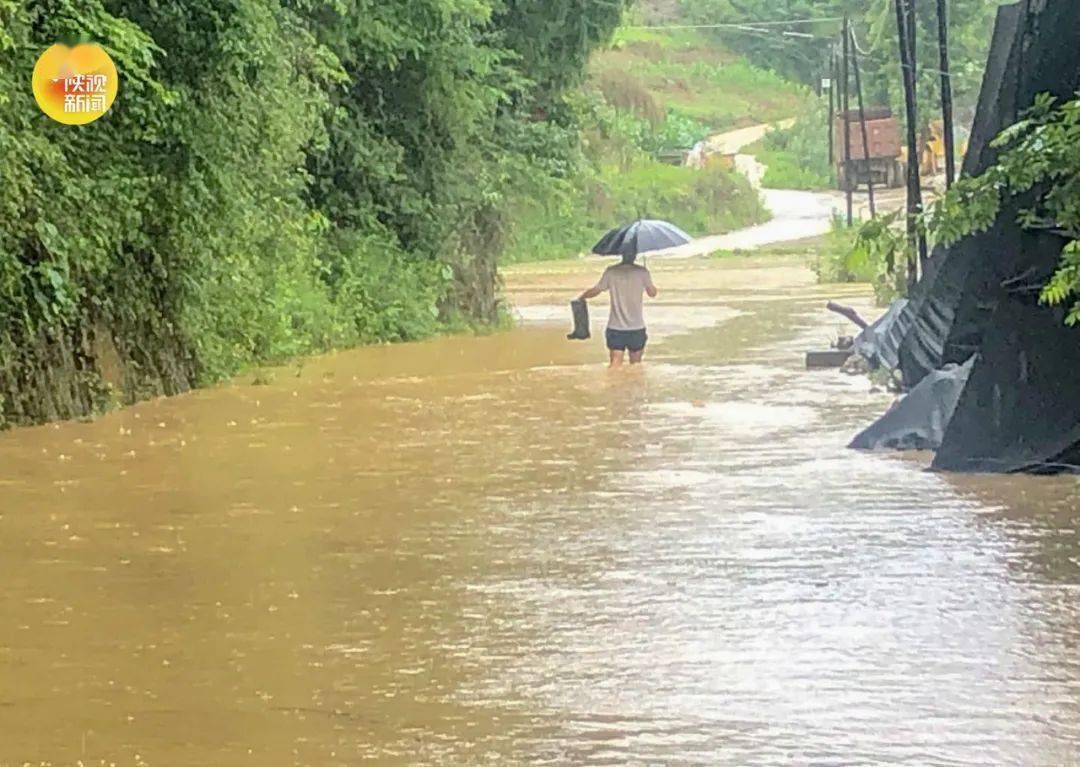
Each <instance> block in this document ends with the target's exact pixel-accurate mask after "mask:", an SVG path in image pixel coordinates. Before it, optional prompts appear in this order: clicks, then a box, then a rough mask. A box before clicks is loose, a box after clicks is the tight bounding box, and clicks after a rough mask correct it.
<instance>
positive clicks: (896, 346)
mask: <svg viewBox="0 0 1080 767" xmlns="http://www.w3.org/2000/svg"><path fill="white" fill-rule="evenodd" d="M907 307H908V300H907V299H906V298H901V299H900V300H899V301H894V302H893V304H892V306H890V307H889V310H888V311H887V312H885V314H883V315H882V316H881V317H880V318H879V319H878V321H877V322H875V323H874V324H873V325H871V326H870V327H868V328H866V330H864V331H863V332H861V333H859V335H857V336H856V337H855V344H854V347H853V348H854V350H855V353H856V354H858V355H859V356H860V357H862V358H863V359H864V360H866V362H867V363H868V364H869V365H870V369H871V370H878V369H880V368H884V369H886V370H895V369H896V367H897V365H898V364H899V358H898V356H897V355H898V353H899V351H900V344H901V343H902V342H903V340H904V337H905V336H906V335H907V333H908V331H909V330H910V329H911V319H912V317H911V313H910V312H908V311H907Z"/></svg>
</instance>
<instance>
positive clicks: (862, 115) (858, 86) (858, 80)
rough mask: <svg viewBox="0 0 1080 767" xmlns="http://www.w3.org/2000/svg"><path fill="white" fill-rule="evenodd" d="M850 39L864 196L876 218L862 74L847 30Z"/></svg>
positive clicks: (853, 41) (852, 37) (852, 33)
mask: <svg viewBox="0 0 1080 767" xmlns="http://www.w3.org/2000/svg"><path fill="white" fill-rule="evenodd" d="M848 36H849V37H850V38H851V64H852V67H853V68H854V70H855V95H856V96H857V97H858V99H859V128H860V130H861V131H862V143H863V159H864V160H866V194H867V197H868V198H869V200H870V218H871V219H875V218H877V204H876V203H875V201H874V174H873V173H871V171H870V132H869V131H868V130H867V129H866V102H865V101H864V100H863V88H862V74H861V73H860V72H859V48H858V46H856V45H855V30H854V29H852V28H850V27H849V28H848Z"/></svg>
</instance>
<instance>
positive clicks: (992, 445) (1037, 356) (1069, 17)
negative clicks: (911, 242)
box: [899, 0, 1080, 472]
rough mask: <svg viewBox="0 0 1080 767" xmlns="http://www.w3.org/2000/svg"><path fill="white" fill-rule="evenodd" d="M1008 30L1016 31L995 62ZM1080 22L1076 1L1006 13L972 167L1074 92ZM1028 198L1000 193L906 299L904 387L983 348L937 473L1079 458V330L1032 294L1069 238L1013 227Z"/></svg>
mask: <svg viewBox="0 0 1080 767" xmlns="http://www.w3.org/2000/svg"><path fill="white" fill-rule="evenodd" d="M1012 14H1018V15H1017V17H1016V18H1015V19H1013V20H1012V21H1010V18H1011V16H1012ZM1009 25H1011V26H1012V28H1013V30H1014V36H1013V39H1012V40H1011V42H1010V43H1009V44H1008V46H1007V51H1008V54H1007V56H1006V57H1005V64H1004V65H1003V66H1002V65H1001V59H1000V57H1002V56H1003V53H1002V48H1001V46H1002V45H1003V43H1002V40H1003V38H1004V37H1005V36H1006V31H1007V28H1008V26H1009ZM1078 29H1080V3H1078V2H1075V0H1024V2H1022V3H1020V4H1019V5H1018V6H1013V7H1011V8H1008V9H1003V10H1002V12H1001V15H1000V17H999V28H998V33H997V35H996V41H995V49H994V51H993V52H992V53H991V69H990V71H988V74H987V79H986V82H985V83H984V88H983V93H982V97H981V100H980V107H979V116H978V118H977V122H976V125H975V128H974V131H973V135H972V145H971V155H970V156H969V158H968V163H967V164H966V165H965V169H966V170H967V171H968V172H979V171H981V170H982V169H984V168H985V167H987V166H988V165H989V164H990V163H991V162H992V161H993V157H994V152H995V150H994V149H993V148H992V147H990V146H989V142H990V141H991V140H992V138H993V136H994V135H996V134H997V133H998V132H999V130H1000V129H1001V128H1003V127H1004V126H1007V125H1009V124H1012V123H1013V122H1015V120H1016V119H1018V118H1019V116H1020V114H1021V113H1022V112H1023V111H1024V109H1026V108H1027V107H1028V106H1030V105H1031V104H1032V103H1033V102H1034V99H1035V97H1036V95H1037V94H1039V93H1043V92H1049V93H1051V94H1053V95H1055V96H1057V97H1058V98H1059V99H1061V100H1067V99H1069V98H1072V97H1073V94H1074V93H1075V92H1076V91H1077V90H1080V46H1078V45H1077V44H1076V32H1077V30H1078ZM1030 203H1031V199H1011V200H1006V201H1005V202H1004V204H1003V206H1002V211H1001V215H1000V217H999V219H998V221H997V223H996V224H995V225H994V226H993V227H992V228H991V229H990V231H988V232H985V233H983V234H979V235H976V236H973V237H969V238H967V239H965V240H964V241H963V242H961V243H959V244H958V245H957V246H956V247H954V248H950V249H949V250H947V251H945V252H943V253H939V254H937V256H936V257H935V258H934V259H933V260H934V262H935V263H934V264H933V267H932V269H931V270H929V272H928V274H927V275H926V276H925V277H924V279H923V280H922V282H921V283H920V284H919V286H918V287H917V289H916V290H915V291H914V292H913V294H912V297H911V299H912V301H911V306H910V307H909V310H910V311H911V313H912V317H913V320H912V331H911V332H910V333H909V334H908V336H907V338H905V340H904V343H903V344H902V345H901V349H900V353H899V357H900V368H901V370H902V372H903V375H904V378H905V381H906V383H908V384H909V385H913V384H915V383H917V382H918V381H920V380H922V378H924V377H925V376H926V375H928V374H929V371H931V370H932V369H934V368H938V367H941V366H942V365H944V364H946V363H949V362H960V361H962V360H966V359H967V358H968V356H969V355H970V354H971V353H972V352H978V357H977V359H976V362H975V366H974V368H973V370H972V373H971V377H970V378H969V380H968V384H967V386H966V387H965V389H964V392H963V394H961V396H960V400H959V402H958V403H957V406H956V410H955V413H954V415H953V419H952V421H951V422H950V423H949V426H948V428H947V429H946V431H945V436H944V439H943V441H942V444H941V448H940V450H939V451H938V455H937V458H936V460H935V463H934V466H935V468H938V469H945V470H951V471H965V472H984V471H985V472H1014V471H1054V470H1062V469H1066V468H1070V466H1071V465H1073V464H1076V463H1080V460H1078V459H1080V377H1078V376H1077V372H1076V371H1077V370H1080V329H1075V328H1068V327H1066V326H1065V325H1064V323H1063V321H1062V320H1063V313H1062V312H1061V311H1054V310H1051V309H1048V308H1046V307H1042V306H1040V305H1039V301H1038V294H1039V291H1040V289H1041V287H1042V286H1043V285H1044V284H1045V282H1046V279H1047V278H1048V277H1049V275H1050V274H1052V272H1053V270H1054V268H1055V267H1056V265H1057V263H1058V260H1059V258H1060V254H1061V249H1062V246H1063V244H1064V242H1065V241H1064V240H1063V239H1062V238H1060V237H1058V236H1057V235H1055V234H1053V233H1050V232H1031V231H1025V230H1023V229H1022V228H1021V227H1020V225H1019V224H1018V223H1017V218H1018V215H1019V212H1020V211H1021V210H1022V209H1023V208H1025V207H1028V206H1029V205H1030Z"/></svg>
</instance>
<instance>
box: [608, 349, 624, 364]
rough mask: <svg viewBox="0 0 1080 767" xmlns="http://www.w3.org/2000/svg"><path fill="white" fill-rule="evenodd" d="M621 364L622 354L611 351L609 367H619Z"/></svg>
mask: <svg viewBox="0 0 1080 767" xmlns="http://www.w3.org/2000/svg"><path fill="white" fill-rule="evenodd" d="M622 363H623V353H622V352H617V351H614V350H612V351H611V367H613V368H617V367H621V366H622Z"/></svg>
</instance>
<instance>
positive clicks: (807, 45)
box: [680, 0, 1003, 119]
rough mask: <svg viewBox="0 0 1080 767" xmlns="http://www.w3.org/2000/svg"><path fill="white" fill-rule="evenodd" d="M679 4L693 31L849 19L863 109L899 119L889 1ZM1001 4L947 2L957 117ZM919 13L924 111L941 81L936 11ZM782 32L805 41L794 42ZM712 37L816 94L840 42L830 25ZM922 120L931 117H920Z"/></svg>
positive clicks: (971, 94) (971, 96)
mask: <svg viewBox="0 0 1080 767" xmlns="http://www.w3.org/2000/svg"><path fill="white" fill-rule="evenodd" d="M680 3H681V8H682V13H683V16H684V18H686V19H687V20H689V21H692V22H699V23H724V22H738V23H740V24H746V23H747V22H751V21H754V20H758V21H770V22H774V21H777V20H782V19H814V18H836V17H841V16H843V15H844V14H848V15H850V17H851V19H852V22H853V24H854V28H855V33H856V37H857V39H858V41H859V46H860V48H861V49H862V50H863V51H864V55H863V57H862V63H863V70H864V71H863V74H864V84H865V86H866V96H867V100H868V102H869V103H871V104H878V105H887V104H888V105H892V106H893V108H894V109H895V110H896V112H897V114H903V111H902V109H901V107H902V104H903V101H902V99H903V94H902V91H901V87H902V83H901V82H900V78H899V77H898V75H897V71H898V67H899V53H898V47H897V41H896V40H897V35H896V15H895V11H894V5H893V0H680ZM1001 4H1003V3H1002V2H998V1H997V0H991V2H987V0H950V2H949V8H950V19H951V22H950V26H951V30H952V35H951V38H952V39H951V45H950V48H951V56H952V61H953V78H952V81H953V91H954V96H955V99H956V104H957V106H958V108H959V109H960V110H961V111H967V110H970V109H971V108H973V107H974V105H975V101H976V99H977V98H978V93H979V88H980V86H981V84H982V73H983V68H984V66H985V64H986V54H987V51H988V49H989V46H990V37H991V30H992V28H993V21H994V16H995V13H996V10H997V6H998V5H1001ZM917 8H918V13H917V17H918V24H919V32H918V34H917V35H916V39H917V41H918V51H917V57H918V61H919V65H920V69H921V71H920V75H919V83H918V84H919V98H920V102H921V103H924V104H930V103H935V102H936V101H937V100H938V99H939V98H940V96H939V93H940V90H939V89H940V78H939V76H938V75H937V72H936V70H937V69H938V49H937V17H936V12H937V11H936V4H935V3H932V2H925V3H919V4H918V6H917ZM747 26H750V25H747ZM784 32H796V33H798V34H800V35H811V37H809V38H807V37H793V36H791V35H785V34H784ZM713 34H715V36H716V37H717V38H718V39H719V40H720V41H721V43H722V44H723V45H724V46H726V47H727V48H728V49H729V50H731V51H732V52H733V53H736V54H740V55H742V56H744V57H746V59H747V60H748V61H749V62H750V63H752V64H754V65H756V66H760V67H765V68H767V69H771V70H773V71H775V72H777V73H778V74H780V75H782V76H784V77H787V78H789V79H792V80H794V81H796V82H801V83H804V84H805V85H808V86H813V87H816V86H817V83H818V82H819V80H820V78H821V77H826V76H828V75H827V73H828V61H829V58H828V57H829V47H830V45H831V44H832V43H833V42H834V41H838V40H839V38H840V25H839V23H838V22H835V21H834V22H822V23H818V24H808V25H799V26H798V27H796V28H791V29H786V28H784V27H779V28H776V27H773V28H770V30H769V31H767V32H761V31H758V32H753V31H747V30H746V29H745V28H743V29H735V30H730V29H729V30H719V31H717V32H715V33H713ZM924 116H925V117H924V119H933V117H934V115H931V114H930V113H925V112H924Z"/></svg>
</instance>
